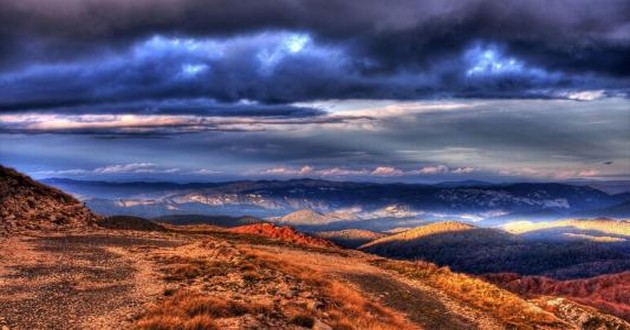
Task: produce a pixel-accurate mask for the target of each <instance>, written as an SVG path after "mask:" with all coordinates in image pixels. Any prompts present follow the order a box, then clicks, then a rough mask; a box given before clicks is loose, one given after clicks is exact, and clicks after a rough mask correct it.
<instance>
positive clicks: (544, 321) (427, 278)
mask: <svg viewBox="0 0 630 330" xmlns="http://www.w3.org/2000/svg"><path fill="white" fill-rule="evenodd" d="M372 263H373V264H375V265H376V266H379V267H381V268H384V269H387V270H391V271H394V272H397V273H399V274H401V275H403V276H406V277H408V278H411V279H417V280H421V281H422V282H423V283H425V284H427V285H430V286H432V287H434V288H437V289H439V290H441V291H443V292H445V293H446V294H448V295H450V296H452V297H454V298H456V299H458V300H460V301H463V302H466V303H468V304H470V305H471V306H473V307H476V308H478V309H479V310H482V311H485V312H487V313H489V314H491V315H493V316H494V317H496V318H498V319H499V320H501V321H503V322H504V323H505V324H506V325H508V326H511V327H515V328H518V329H538V328H541V327H543V328H544V327H552V328H553V327H561V326H566V325H565V324H564V323H563V322H562V321H561V320H559V319H558V318H556V317H555V316H554V315H553V314H551V313H549V312H546V311H543V310H542V309H540V308H538V307H536V306H534V305H532V304H529V303H527V302H526V301H525V300H523V299H522V298H520V297H519V296H517V295H515V294H512V293H510V292H508V291H506V290H502V289H500V288H498V287H496V286H494V285H492V284H490V283H487V282H485V281H482V280H480V279H477V278H474V277H471V276H468V275H464V274H459V273H453V272H452V271H451V270H450V269H449V268H448V267H438V266H436V265H435V264H432V263H429V262H424V261H416V262H410V261H394V260H388V259H377V260H375V261H373V262H372Z"/></svg>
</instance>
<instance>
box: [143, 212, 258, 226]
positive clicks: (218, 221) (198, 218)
mask: <svg viewBox="0 0 630 330" xmlns="http://www.w3.org/2000/svg"><path fill="white" fill-rule="evenodd" d="M153 220H155V221H157V222H166V223H169V224H173V225H210V226H220V227H228V228H229V227H238V226H243V225H250V224H254V223H259V222H264V221H263V220H261V219H259V218H256V217H250V216H242V217H230V216H221V215H201V214H182V215H165V216H161V217H157V218H153Z"/></svg>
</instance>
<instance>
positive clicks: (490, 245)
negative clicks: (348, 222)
mask: <svg viewBox="0 0 630 330" xmlns="http://www.w3.org/2000/svg"><path fill="white" fill-rule="evenodd" d="M629 247H630V246H629V245H628V242H626V241H622V242H617V241H614V242H607V241H606V242H597V241H591V240H587V239H571V240H560V241H559V240H541V239H526V238H524V237H522V236H520V235H514V234H510V233H508V232H506V231H503V230H500V229H492V228H479V227H475V226H472V225H469V224H462V223H455V222H445V223H433V224H429V225H426V226H421V227H418V228H415V229H411V230H408V231H404V232H401V233H398V234H394V235H391V236H387V237H384V238H381V239H378V240H375V241H373V242H370V243H367V244H365V245H363V246H361V247H360V249H361V250H363V251H366V252H371V253H374V254H378V255H381V256H385V257H391V258H397V259H410V260H416V259H423V260H427V261H431V262H435V263H437V264H439V265H442V266H449V267H451V269H453V270H455V271H458V272H466V273H472V274H485V273H501V272H512V273H519V274H523V275H545V276H551V277H554V278H558V279H568V278H579V277H590V276H596V275H600V274H606V273H618V272H622V271H625V270H628V269H630V255H629V253H628V252H629V251H630V250H629Z"/></svg>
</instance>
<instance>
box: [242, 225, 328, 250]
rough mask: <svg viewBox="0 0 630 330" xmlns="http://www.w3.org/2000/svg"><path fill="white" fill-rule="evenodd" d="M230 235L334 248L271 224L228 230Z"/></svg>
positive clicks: (318, 239) (316, 238) (322, 241)
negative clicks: (236, 234)
mask: <svg viewBox="0 0 630 330" xmlns="http://www.w3.org/2000/svg"><path fill="white" fill-rule="evenodd" d="M230 232H232V233H238V234H248V235H257V236H263V237H267V238H272V239H277V240H280V241H283V242H289V243H294V244H300V245H307V246H313V247H323V248H335V247H336V246H335V244H333V243H332V242H330V241H327V240H325V239H323V238H319V237H313V236H309V235H306V234H303V233H301V232H299V231H297V230H295V229H293V228H291V227H289V226H283V227H280V226H276V225H274V224H271V223H257V224H253V225H245V226H240V227H236V228H232V229H230Z"/></svg>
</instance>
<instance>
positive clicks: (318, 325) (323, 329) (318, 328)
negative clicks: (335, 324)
mask: <svg viewBox="0 0 630 330" xmlns="http://www.w3.org/2000/svg"><path fill="white" fill-rule="evenodd" d="M312 329H313V330H332V327H331V326H329V325H328V324H326V323H324V322H322V321H320V320H319V319H315V323H314V324H313V328H312Z"/></svg>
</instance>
